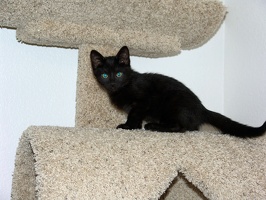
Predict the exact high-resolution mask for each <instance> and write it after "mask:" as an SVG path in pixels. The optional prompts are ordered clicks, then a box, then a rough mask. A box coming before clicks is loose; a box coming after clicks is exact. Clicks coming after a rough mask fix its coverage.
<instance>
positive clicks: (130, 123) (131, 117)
mask: <svg viewBox="0 0 266 200" xmlns="http://www.w3.org/2000/svg"><path fill="white" fill-rule="evenodd" d="M143 118H144V109H142V108H137V107H135V108H132V109H131V110H130V111H129V114H128V116H127V121H126V123H124V124H120V125H118V126H117V127H116V128H122V129H128V130H133V129H141V128H142V121H143Z"/></svg>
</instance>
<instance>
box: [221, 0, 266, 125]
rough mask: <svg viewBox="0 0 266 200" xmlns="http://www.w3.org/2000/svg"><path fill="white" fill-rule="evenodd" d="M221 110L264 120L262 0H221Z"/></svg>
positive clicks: (265, 21)
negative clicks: (225, 9)
mask: <svg viewBox="0 0 266 200" xmlns="http://www.w3.org/2000/svg"><path fill="white" fill-rule="evenodd" d="M225 5H226V6H227V7H228V15H227V18H226V23H225V86H224V88H225V93H224V94H225V101H224V105H225V106H224V107H225V110H224V111H225V114H226V115H227V116H229V117H231V118H233V119H235V120H238V121H239V122H242V123H247V124H249V125H253V126H260V125H262V123H263V122H264V121H265V120H266V2H265V0H253V1H250V0H234V1H232V0H225Z"/></svg>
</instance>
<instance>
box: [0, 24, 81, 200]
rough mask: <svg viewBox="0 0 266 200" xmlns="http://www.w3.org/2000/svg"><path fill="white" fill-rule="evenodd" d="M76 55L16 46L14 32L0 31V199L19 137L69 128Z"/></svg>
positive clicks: (5, 190) (6, 191) (8, 185)
mask: <svg viewBox="0 0 266 200" xmlns="http://www.w3.org/2000/svg"><path fill="white" fill-rule="evenodd" d="M77 53H78V51H77V50H69V49H68V50H67V49H58V48H43V47H36V46H29V45H25V44H20V43H18V42H17V41H16V36H15V31H14V30H6V29H0V200H8V199H10V191H11V181H12V173H13V170H14V159H15V152H16V148H17V145H18V141H19V137H20V136H21V134H22V132H23V131H24V130H25V129H26V128H27V127H28V126H30V125H59V126H74V115H75V87H76V74H77Z"/></svg>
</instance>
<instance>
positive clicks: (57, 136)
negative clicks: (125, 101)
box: [0, 0, 266, 200]
mask: <svg viewBox="0 0 266 200" xmlns="http://www.w3.org/2000/svg"><path fill="white" fill-rule="evenodd" d="M225 12H226V11H225V7H224V6H223V5H222V4H221V3H220V2H219V1H216V0H165V1H157V0H154V1H142V0H134V1H127V0H125V1H116V0H111V1H104V0H99V1H94V0H60V1H57V0H55V1H42V0H1V2H0V26H2V27H6V28H14V29H16V31H17V39H18V40H19V41H22V42H24V43H28V44H34V45H42V46H56V47H65V48H78V49H79V67H78V80H77V100H76V101H77V103H76V126H75V127H72V128H66V127H36V126H35V127H29V128H28V129H27V130H26V131H25V132H24V133H23V135H22V137H21V139H20V143H19V146H18V149H17V155H16V162H15V171H14V176H13V185H12V199H16V200H17V199H127V200H129V199H143V200H144V199H167V200H170V199H184V200H187V199H221V200H224V199H235V200H237V199H239V200H240V199H241V200H242V199H265V198H266V178H265V174H266V170H265V168H266V159H265V158H266V145H265V144H266V138H265V137H261V138H257V139H252V140H251V139H247V140H243V139H238V138H234V137H230V136H227V135H222V134H217V132H215V131H200V132H187V133H182V134H181V133H180V134H179V133H155V132H149V131H143V130H135V131H127V130H116V129H114V127H116V125H117V124H120V123H121V122H123V121H125V115H124V114H123V113H120V112H119V111H117V110H116V109H115V108H114V107H112V106H111V105H110V103H109V100H108V98H107V95H106V94H105V93H104V92H103V91H102V90H101V89H100V87H99V86H98V85H97V83H96V81H95V80H94V78H93V76H92V72H91V67H90V60H89V53H90V51H91V50H92V49H97V50H98V51H99V52H101V53H103V54H104V55H112V54H115V53H116V52H117V51H118V50H119V49H120V47H121V46H124V45H127V46H129V48H130V52H131V54H132V55H135V56H145V57H163V56H172V55H177V54H178V53H179V52H180V50H181V49H193V48H196V47H198V46H201V45H203V44H204V43H205V42H207V41H208V40H209V39H210V38H211V37H212V36H213V35H214V34H215V33H216V31H217V29H218V28H219V26H220V24H221V23H222V21H223V19H224V16H225Z"/></svg>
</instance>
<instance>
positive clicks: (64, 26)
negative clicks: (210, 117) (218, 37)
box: [0, 0, 226, 57]
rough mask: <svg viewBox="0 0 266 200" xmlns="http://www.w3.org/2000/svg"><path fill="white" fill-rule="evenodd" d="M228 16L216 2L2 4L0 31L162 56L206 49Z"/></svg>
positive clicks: (51, 42)
mask: <svg viewBox="0 0 266 200" xmlns="http://www.w3.org/2000/svg"><path fill="white" fill-rule="evenodd" d="M225 12H226V10H225V8H224V6H223V5H222V4H221V3H220V2H219V1H216V0H166V1H159V0H153V1H142V0H134V1H132V0H124V1H117V0H111V1H105V0H98V1H95V0H54V1H43V0H1V2H0V26H4V27H10V28H16V29H17V38H18V40H21V41H23V42H25V43H30V44H38V45H47V46H60V47H67V48H78V47H79V46H80V45H81V44H97V45H102V46H111V47H114V48H115V49H119V48H120V47H121V46H124V45H127V46H129V47H130V49H131V53H132V55H138V56H148V57H161V56H169V55H176V54H178V53H179V51H180V50H181V49H193V48H195V47H198V46H200V45H202V44H204V43H205V42H206V41H208V40H209V39H210V38H211V37H212V36H213V35H214V34H215V33H216V31H217V29H218V28H219V27H220V24H221V22H222V21H223V18H224V15H225Z"/></svg>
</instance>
